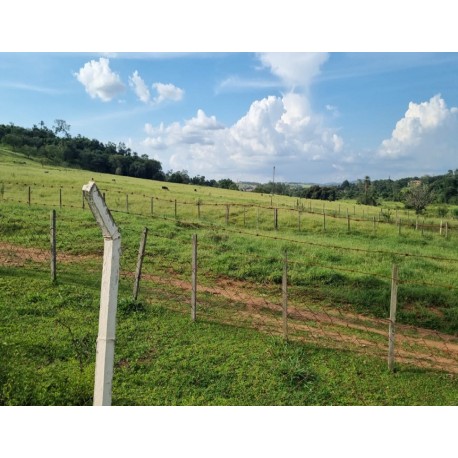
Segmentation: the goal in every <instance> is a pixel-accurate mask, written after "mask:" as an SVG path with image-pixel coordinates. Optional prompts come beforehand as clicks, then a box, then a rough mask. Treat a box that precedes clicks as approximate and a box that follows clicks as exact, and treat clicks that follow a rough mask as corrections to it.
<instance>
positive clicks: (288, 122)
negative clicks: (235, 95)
mask: <svg viewBox="0 0 458 458" xmlns="http://www.w3.org/2000/svg"><path fill="white" fill-rule="evenodd" d="M145 131H146V133H147V135H148V137H147V138H146V139H145V141H144V144H145V145H147V146H149V147H151V148H153V149H154V150H156V152H158V154H159V156H160V151H161V150H167V153H168V154H167V157H169V158H170V166H171V167H172V168H174V169H180V168H184V169H186V170H189V171H190V172H191V173H194V174H197V173H198V174H201V175H210V176H214V177H223V176H228V174H229V175H230V176H233V177H236V176H239V177H245V178H248V177H251V178H253V177H258V178H259V179H263V180H265V179H267V178H268V177H269V176H270V174H271V168H272V165H275V164H277V165H278V164H282V169H283V173H284V174H285V176H293V175H296V176H297V174H298V173H300V171H301V170H303V171H304V172H305V173H306V174H307V175H309V171H310V170H309V168H308V166H307V165H306V164H307V163H310V162H321V161H324V160H327V159H329V158H335V157H336V155H338V154H339V152H340V151H341V149H342V146H343V140H342V139H341V137H340V136H339V135H338V134H337V133H336V132H334V131H333V130H332V129H329V128H327V127H325V126H324V124H323V122H322V120H321V119H320V118H319V117H318V116H312V113H311V112H310V107H309V104H308V101H307V99H306V97H305V96H302V95H299V94H292V93H290V94H287V95H285V96H283V97H276V96H268V97H266V98H263V99H261V100H256V101H254V102H253V103H252V104H251V106H250V108H249V110H248V112H247V113H246V114H245V115H244V116H243V117H241V118H240V119H239V120H238V121H237V122H235V123H234V124H233V125H232V126H224V125H222V124H221V123H220V122H219V121H218V120H217V119H216V117H215V116H207V115H206V114H205V112H204V111H203V110H198V111H197V114H196V116H195V117H193V118H191V119H189V120H186V121H185V122H184V123H178V122H175V123H171V124H169V125H167V126H165V125H164V124H163V123H162V124H160V125H159V126H157V127H154V126H153V125H151V124H147V125H146V126H145ZM330 168H331V166H330ZM304 178H305V177H304Z"/></svg>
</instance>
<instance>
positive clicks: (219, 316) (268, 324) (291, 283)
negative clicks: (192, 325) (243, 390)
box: [0, 205, 458, 373]
mask: <svg viewBox="0 0 458 458" xmlns="http://www.w3.org/2000/svg"><path fill="white" fill-rule="evenodd" d="M115 215H116V216H117V219H118V221H119V227H120V232H121V237H122V256H121V266H120V285H121V288H122V289H123V291H124V292H125V294H128V292H129V291H131V290H132V287H133V283H134V275H135V271H136V265H137V260H138V250H139V243H140V237H141V233H142V230H141V228H142V225H141V224H137V226H133V225H132V215H131V214H126V213H124V212H118V213H115ZM118 216H119V218H118ZM31 221H33V225H31ZM141 222H142V223H144V226H146V227H148V226H149V229H150V231H149V235H148V239H147V243H146V251H145V255H144V258H143V267H142V277H141V283H140V300H147V301H148V302H149V303H151V304H152V305H153V306H154V305H161V306H163V307H167V308H168V309H170V310H173V311H176V312H179V313H182V314H189V316H190V317H191V297H192V291H193V284H192V280H191V279H192V269H193V266H192V262H191V253H192V244H191V237H190V234H191V232H192V231H194V230H196V231H197V232H198V233H199V236H198V258H197V259H198V260H197V265H196V268H197V278H198V281H197V289H196V291H195V294H196V296H197V320H204V321H208V322H215V323H220V324H226V325H230V326H236V327H248V328H252V329H256V330H258V331H260V332H263V333H266V334H269V335H271V336H275V337H280V338H284V339H287V340H293V341H302V342H307V343H310V344H313V345H316V346H317V347H325V348H332V349H340V350H346V351H352V352H355V353H360V354H364V355H368V356H371V357H376V358H386V357H387V353H388V327H389V324H390V320H389V318H388V305H389V304H388V301H387V302H386V303H384V304H383V303H382V302H383V301H375V302H374V304H372V305H371V306H368V305H367V303H366V302H365V301H366V300H367V298H365V297H363V298H361V299H358V300H357V303H348V302H347V300H346V297H345V296H343V295H342V296H340V297H339V296H338V294H334V293H333V294H334V296H333V295H330V296H327V294H328V293H329V292H330V291H331V289H330V288H337V289H338V288H339V287H341V288H344V287H347V288H353V287H355V285H357V286H358V288H359V289H360V290H364V289H365V288H366V289H367V288H368V287H369V289H370V288H371V287H373V288H376V289H377V291H379V290H380V291H382V290H383V291H385V292H386V298H388V297H389V290H390V279H391V276H390V272H385V273H381V272H370V271H367V270H364V269H361V268H345V267H339V266H332V265H328V264H325V263H323V262H319V261H316V262H315V261H301V260H298V259H294V256H293V259H290V260H287V261H286V268H287V277H286V281H287V291H286V295H285V292H284V288H283V285H282V282H284V276H283V272H284V269H285V259H284V256H283V255H282V253H281V252H279V251H277V252H276V253H272V254H270V255H264V254H263V253H260V252H256V251H255V250H250V251H249V252H246V251H244V250H245V249H246V247H242V246H241V247H240V249H235V248H234V244H230V243H229V242H230V238H231V237H234V236H236V235H237V234H238V232H237V233H236V234H234V233H233V232H230V231H226V230H225V229H219V230H218V232H215V231H213V230H208V228H205V227H204V230H202V226H200V225H199V224H198V223H195V222H186V221H181V220H175V226H174V229H173V231H172V230H171V228H170V225H169V226H167V225H165V223H167V222H168V221H167V220H163V219H161V218H159V219H158V218H143V220H141ZM56 226H57V227H56V232H57V236H56V241H57V243H56V250H57V275H58V278H62V280H61V281H68V279H69V277H70V276H71V275H73V274H74V272H75V267H78V268H79V269H81V267H84V269H85V271H87V272H93V273H94V275H95V276H97V275H100V272H101V262H102V253H103V240H102V238H101V234H100V230H99V228H98V227H97V225H96V223H95V221H94V220H93V217H92V215H91V214H90V212H89V211H86V212H85V213H84V214H83V215H80V214H76V213H75V211H74V210H72V209H66V208H63V209H62V210H59V211H58V216H57V223H56ZM76 227H77V228H78V231H76V230H75V228H76ZM199 231H200V232H199ZM234 232H235V231H234ZM242 235H243V232H242ZM267 238H269V239H273V240H277V241H279V240H280V241H285V240H286V239H279V238H278V237H267ZM288 241H289V242H294V241H293V240H288ZM327 247H329V245H327ZM340 248H342V250H344V248H343V247H340ZM348 250H350V249H348ZM386 253H389V254H390V255H392V254H393V253H391V252H386ZM419 257H422V256H419ZM429 258H431V260H437V259H440V260H441V261H443V260H447V259H449V258H445V257H444V258H442V257H429ZM50 260H51V254H50V209H49V208H48V207H38V206H37V207H34V206H28V205H24V206H21V209H20V211H18V210H13V209H11V211H9V212H7V211H6V208H5V207H4V208H2V211H1V217H0V266H2V267H4V268H13V269H19V270H21V269H24V270H28V269H30V270H40V271H46V270H48V269H49V264H50ZM323 272H327V273H326V274H324V273H323ZM333 275H334V276H333ZM334 281H336V282H337V284H338V285H339V284H340V285H341V286H337V287H335V285H334V284H333V283H332V282H334ZM339 282H340V283H339ZM328 283H329V285H328ZM323 285H324V286H323ZM328 286H329V288H328ZM399 288H400V292H399V298H400V301H399V302H400V305H399V311H398V321H397V323H396V345H395V358H396V362H397V363H399V364H406V365H411V366H415V367H422V368H425V369H434V370H441V371H445V372H449V373H458V336H457V332H456V330H451V331H450V332H446V331H445V330H442V329H441V330H439V331H438V330H435V329H433V328H432V327H431V326H429V325H428V324H429V321H428V320H430V315H428V317H422V316H421V313H423V311H424V309H422V308H421V307H420V306H419V305H415V304H414V303H413V302H412V301H411V298H412V297H416V296H415V295H416V294H420V292H422V291H426V290H425V288H426V289H427V290H428V291H429V292H430V293H431V294H432V295H434V294H435V291H437V290H452V291H454V290H455V289H456V287H455V286H454V285H447V284H441V283H433V282H428V281H424V282H423V281H417V280H416V279H415V278H412V279H409V278H401V279H400V280H399ZM416 288H422V289H421V290H417V289H416ZM403 301H404V302H403ZM409 301H410V303H409ZM433 313H436V314H440V313H442V312H440V311H438V310H433ZM442 318H443V317H442ZM422 320H423V321H422ZM412 322H414V323H418V322H419V323H424V324H422V325H421V326H418V325H412V324H411V323H412Z"/></svg>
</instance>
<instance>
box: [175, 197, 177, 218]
mask: <svg viewBox="0 0 458 458" xmlns="http://www.w3.org/2000/svg"><path fill="white" fill-rule="evenodd" d="M176 217H177V200H176V199H175V218H176Z"/></svg>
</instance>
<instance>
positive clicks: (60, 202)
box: [59, 188, 62, 208]
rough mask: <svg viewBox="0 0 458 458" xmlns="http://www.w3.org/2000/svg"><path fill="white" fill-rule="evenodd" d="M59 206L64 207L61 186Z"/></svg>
mask: <svg viewBox="0 0 458 458" xmlns="http://www.w3.org/2000/svg"><path fill="white" fill-rule="evenodd" d="M59 208H62V188H59Z"/></svg>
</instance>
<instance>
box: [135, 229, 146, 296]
mask: <svg viewBox="0 0 458 458" xmlns="http://www.w3.org/2000/svg"><path fill="white" fill-rule="evenodd" d="M147 236H148V228H147V227H145V228H144V229H143V232H142V237H141V239H140V247H139V249H138V257H137V268H136V269H135V282H134V290H133V293H132V297H133V299H134V301H136V300H137V297H138V290H139V288H140V277H141V275H142V266H143V258H144V257H145V247H146V238H147Z"/></svg>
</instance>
